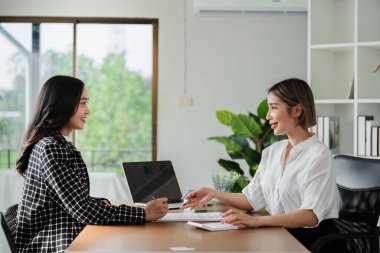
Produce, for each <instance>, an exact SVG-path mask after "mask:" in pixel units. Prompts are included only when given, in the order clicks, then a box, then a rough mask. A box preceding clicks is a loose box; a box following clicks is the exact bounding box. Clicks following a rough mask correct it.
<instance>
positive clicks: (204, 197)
mask: <svg viewBox="0 0 380 253" xmlns="http://www.w3.org/2000/svg"><path fill="white" fill-rule="evenodd" d="M214 192H215V190H214V189H211V188H201V189H198V190H196V191H193V192H191V193H190V194H188V195H187V196H186V197H185V200H187V203H186V204H185V205H183V206H182V207H181V209H184V208H191V209H195V208H197V207H200V206H202V205H204V204H206V203H207V202H209V201H210V200H211V199H212V198H213V197H214Z"/></svg>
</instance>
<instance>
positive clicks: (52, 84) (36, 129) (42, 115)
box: [16, 76, 84, 176]
mask: <svg viewBox="0 0 380 253" xmlns="http://www.w3.org/2000/svg"><path fill="white" fill-rule="evenodd" d="M83 87H84V83H83V82H82V81H81V80H79V79H77V78H74V77H70V76H53V77H51V78H50V79H49V80H47V81H46V82H45V84H44V85H43V86H42V88H41V91H40V94H39V96H38V99H37V103H36V106H35V108H34V113H33V117H32V119H31V121H30V123H29V126H28V128H27V130H26V132H25V135H24V141H23V144H22V146H21V154H20V157H19V158H18V159H17V162H16V170H17V171H18V173H19V174H20V175H23V176H24V175H25V171H26V169H27V167H28V162H29V156H30V153H31V152H32V149H33V147H34V145H35V144H36V143H37V142H38V141H39V140H41V139H42V138H43V137H45V136H46V135H47V134H49V133H50V132H52V131H56V130H58V131H59V130H61V129H62V128H63V127H64V126H65V125H66V124H67V123H68V122H69V120H70V118H71V116H72V115H73V114H74V113H75V112H76V110H77V109H78V105H79V101H80V98H81V95H82V91H83Z"/></svg>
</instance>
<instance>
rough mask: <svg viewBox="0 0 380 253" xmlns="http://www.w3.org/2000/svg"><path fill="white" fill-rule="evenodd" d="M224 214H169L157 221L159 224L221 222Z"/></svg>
mask: <svg viewBox="0 0 380 253" xmlns="http://www.w3.org/2000/svg"><path fill="white" fill-rule="evenodd" d="M222 219H223V218H222V213H221V212H210V213H188V212H184V213H168V214H166V215H165V216H164V217H162V218H161V219H159V220H157V221H158V222H167V221H221V220H222Z"/></svg>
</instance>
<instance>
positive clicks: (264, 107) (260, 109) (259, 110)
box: [257, 99, 269, 119]
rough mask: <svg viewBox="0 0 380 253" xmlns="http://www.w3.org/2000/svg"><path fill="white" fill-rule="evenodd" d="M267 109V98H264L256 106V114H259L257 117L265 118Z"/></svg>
mask: <svg viewBox="0 0 380 253" xmlns="http://www.w3.org/2000/svg"><path fill="white" fill-rule="evenodd" d="M268 110H269V107H268V99H264V100H263V101H261V103H260V105H259V107H257V115H259V117H260V118H262V119H266V117H267V113H268Z"/></svg>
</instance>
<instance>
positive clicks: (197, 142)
mask: <svg viewBox="0 0 380 253" xmlns="http://www.w3.org/2000/svg"><path fill="white" fill-rule="evenodd" d="M0 15H1V16H84V17H143V18H158V19H159V78H158V87H159V94H158V96H159V97H158V103H159V105H158V159H170V160H172V161H173V164H174V166H175V169H176V172H177V174H178V178H179V181H180V184H181V187H182V188H183V190H184V189H185V188H187V187H189V188H194V187H199V186H203V185H208V186H211V180H210V177H209V173H210V172H211V171H212V170H215V169H217V168H218V164H217V160H218V159H219V158H221V157H225V158H226V154H225V150H224V148H223V147H222V146H221V145H220V144H217V143H215V142H211V141H207V140H206V139H207V138H208V137H210V136H215V135H225V134H228V133H229V131H228V129H227V128H225V127H223V126H221V124H220V123H218V122H217V120H216V117H215V111H216V110H218V109H229V110H231V111H233V112H236V113H240V112H247V111H253V112H254V111H255V109H256V107H257V105H258V103H259V102H260V101H261V100H262V99H263V98H264V97H265V95H266V89H267V88H268V87H269V86H270V85H272V84H273V83H274V82H277V81H280V80H281V79H283V78H287V77H293V76H295V77H300V78H304V79H306V58H307V37H306V36H307V31H306V29H307V19H306V16H278V15H257V16H198V15H195V14H194V13H193V11H192V4H191V2H190V1H189V3H188V35H187V37H188V40H187V47H188V54H187V55H188V59H187V63H188V73H187V76H188V78H187V84H188V85H187V90H188V95H190V96H192V97H193V99H194V106H193V107H189V108H185V107H178V106H177V105H176V98H177V96H180V95H182V92H183V59H184V58H183V57H184V52H183V41H184V36H183V1H179V0H97V1H93V0H80V1H78V0H65V1H63V0H61V1H59V0H54V1H51V0H28V1H22V0H0Z"/></svg>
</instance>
